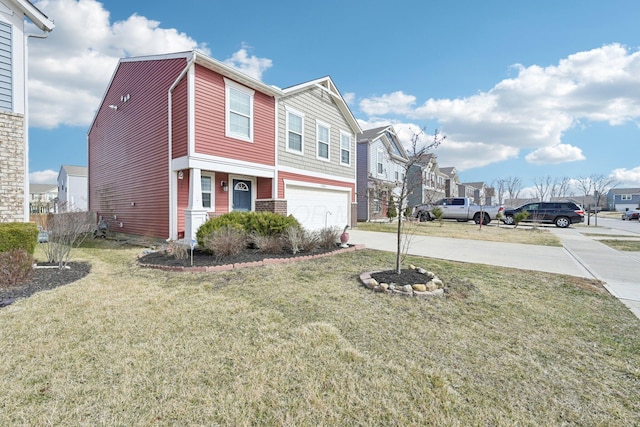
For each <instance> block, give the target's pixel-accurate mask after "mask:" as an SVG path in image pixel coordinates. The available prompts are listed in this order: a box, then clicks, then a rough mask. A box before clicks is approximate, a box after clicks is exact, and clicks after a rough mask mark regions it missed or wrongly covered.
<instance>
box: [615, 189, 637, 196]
mask: <svg viewBox="0 0 640 427" xmlns="http://www.w3.org/2000/svg"><path fill="white" fill-rule="evenodd" d="M609 193H611V194H616V195H618V194H640V188H612V189H611V190H609Z"/></svg>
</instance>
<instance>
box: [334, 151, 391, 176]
mask: <svg viewBox="0 0 640 427" xmlns="http://www.w3.org/2000/svg"><path fill="white" fill-rule="evenodd" d="M382 156H383V152H382V150H378V154H377V156H376V172H377V174H378V175H382V174H383V173H384V164H383V163H382ZM343 163H344V162H343Z"/></svg>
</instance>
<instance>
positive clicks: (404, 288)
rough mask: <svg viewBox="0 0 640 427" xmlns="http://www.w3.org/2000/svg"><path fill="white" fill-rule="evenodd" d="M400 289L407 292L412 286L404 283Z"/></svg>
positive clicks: (411, 289) (410, 290) (411, 290)
mask: <svg viewBox="0 0 640 427" xmlns="http://www.w3.org/2000/svg"><path fill="white" fill-rule="evenodd" d="M402 291H403V292H408V293H409V292H413V288H412V287H411V285H404V286H403V287H402Z"/></svg>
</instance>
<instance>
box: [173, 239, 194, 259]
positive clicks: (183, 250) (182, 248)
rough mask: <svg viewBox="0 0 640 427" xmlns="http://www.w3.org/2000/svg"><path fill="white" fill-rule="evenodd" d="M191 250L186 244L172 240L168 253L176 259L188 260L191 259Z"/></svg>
mask: <svg viewBox="0 0 640 427" xmlns="http://www.w3.org/2000/svg"><path fill="white" fill-rule="evenodd" d="M190 250H191V248H190V247H189V246H187V245H185V244H184V243H180V242H177V241H175V240H172V241H170V242H169V245H168V247H167V252H169V253H170V254H171V255H172V256H173V257H174V258H175V259H187V258H189V251H190Z"/></svg>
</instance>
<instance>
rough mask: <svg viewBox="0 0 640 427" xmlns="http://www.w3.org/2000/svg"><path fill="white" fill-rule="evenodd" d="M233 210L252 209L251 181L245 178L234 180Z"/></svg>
mask: <svg viewBox="0 0 640 427" xmlns="http://www.w3.org/2000/svg"><path fill="white" fill-rule="evenodd" d="M232 188H233V210H234V211H250V210H251V181H247V180H245V179H234V180H233V187H232Z"/></svg>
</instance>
